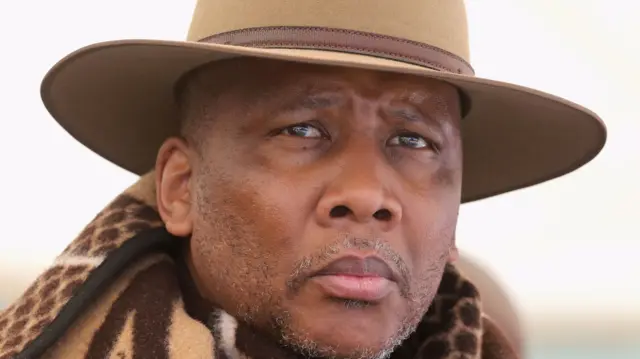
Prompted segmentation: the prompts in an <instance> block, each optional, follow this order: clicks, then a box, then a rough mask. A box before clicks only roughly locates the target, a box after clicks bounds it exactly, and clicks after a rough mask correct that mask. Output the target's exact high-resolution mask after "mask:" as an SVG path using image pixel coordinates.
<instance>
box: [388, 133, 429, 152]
mask: <svg viewBox="0 0 640 359" xmlns="http://www.w3.org/2000/svg"><path fill="white" fill-rule="evenodd" d="M389 145H391V146H404V147H409V148H416V149H422V148H433V147H434V146H433V144H432V143H431V142H430V141H428V140H426V139H425V138H424V137H422V136H419V135H416V134H404V135H398V136H395V137H392V138H391V139H390V140H389Z"/></svg>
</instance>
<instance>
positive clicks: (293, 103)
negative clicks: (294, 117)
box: [279, 85, 346, 112]
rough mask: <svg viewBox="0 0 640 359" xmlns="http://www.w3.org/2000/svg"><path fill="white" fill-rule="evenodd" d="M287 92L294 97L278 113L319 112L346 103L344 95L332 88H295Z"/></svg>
mask: <svg viewBox="0 0 640 359" xmlns="http://www.w3.org/2000/svg"><path fill="white" fill-rule="evenodd" d="M289 91H290V93H292V94H294V95H293V96H292V98H291V99H290V100H288V101H286V102H285V104H284V106H282V108H280V109H279V110H280V111H285V112H295V111H300V110H321V109H326V108H331V107H336V106H340V105H342V104H344V102H345V101H346V99H345V96H344V93H343V92H342V91H341V90H340V89H339V88H337V87H333V86H330V87H325V86H323V87H318V86H314V85H308V86H295V87H293V88H292V89H291V90H289ZM289 91H288V92H289Z"/></svg>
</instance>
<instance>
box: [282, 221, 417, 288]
mask: <svg viewBox="0 0 640 359" xmlns="http://www.w3.org/2000/svg"><path fill="white" fill-rule="evenodd" d="M349 249H358V250H370V251H373V254H375V255H377V256H379V257H380V258H382V259H383V260H384V261H385V262H386V263H387V264H388V265H389V266H390V267H391V269H392V270H393V271H394V272H395V273H397V275H398V283H397V285H398V287H399V289H400V294H401V295H402V296H403V297H405V298H408V296H409V283H410V279H411V278H410V272H409V269H408V267H407V264H406V262H405V261H404V260H403V259H402V256H400V255H399V254H398V253H397V252H396V251H395V250H393V248H392V247H391V245H389V243H388V242H386V241H384V240H383V239H382V238H364V237H358V236H354V235H352V234H349V233H347V234H344V235H342V236H340V237H338V238H337V239H336V240H335V241H333V242H331V243H329V244H327V245H325V246H324V247H322V248H321V249H320V250H318V251H317V252H315V253H314V254H311V255H309V256H305V257H304V258H302V259H300V260H299V261H297V262H296V264H295V266H294V270H293V272H292V274H291V276H290V278H289V280H287V289H288V291H289V293H290V294H291V295H295V294H296V293H297V292H298V291H299V290H300V288H301V287H302V286H303V285H304V283H305V282H306V281H307V280H309V279H310V278H311V276H312V275H313V274H314V273H317V272H318V271H319V270H321V269H322V268H323V267H325V266H326V265H328V264H329V263H331V262H333V261H334V260H336V259H337V258H338V257H340V256H341V252H343V251H344V250H349Z"/></svg>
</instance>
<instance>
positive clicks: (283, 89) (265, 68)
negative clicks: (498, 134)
mask: <svg viewBox="0 0 640 359" xmlns="http://www.w3.org/2000/svg"><path fill="white" fill-rule="evenodd" d="M189 82H190V83H196V84H197V90H198V91H206V92H211V93H213V94H219V93H220V92H226V93H229V92H240V93H241V94H242V95H243V97H244V98H245V99H251V100H252V101H269V100H270V99H273V98H274V97H282V96H283V95H284V94H290V96H294V97H297V96H301V95H313V94H319V93H325V94H326V93H331V92H341V91H345V90H354V89H355V90H360V91H361V92H365V94H371V95H375V93H376V92H378V93H379V92H381V91H393V92H395V93H396V95H398V96H402V97H403V98H404V99H405V100H407V101H410V102H412V103H415V104H420V103H422V102H424V101H426V100H428V99H430V98H433V97H442V96H450V95H451V94H453V93H455V92H456V90H455V89H454V88H453V86H451V85H449V84H447V83H444V82H442V81H438V80H434V79H428V78H423V77H418V76H412V75H406V74H398V73H386V72H380V71H373V70H365V69H355V68H346V67H336V66H325V65H314V64H303V63H294V62H285V61H276V60H264V59H248V58H241V59H230V60H224V61H218V62H215V63H211V64H207V65H205V66H203V67H202V68H200V69H198V70H197V71H196V72H194V73H193V76H191V79H190V80H189ZM194 90H196V89H194Z"/></svg>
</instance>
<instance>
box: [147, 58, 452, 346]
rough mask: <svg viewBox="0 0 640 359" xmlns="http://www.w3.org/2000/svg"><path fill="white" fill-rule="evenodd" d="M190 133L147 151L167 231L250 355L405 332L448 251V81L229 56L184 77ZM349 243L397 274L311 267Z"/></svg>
mask: <svg viewBox="0 0 640 359" xmlns="http://www.w3.org/2000/svg"><path fill="white" fill-rule="evenodd" d="M181 101H182V104H183V122H184V124H185V125H184V126H183V127H184V131H183V132H184V136H182V137H176V138H171V139H168V140H167V141H166V142H165V143H164V145H163V146H162V148H161V149H160V151H159V154H158V160H157V164H156V173H157V188H158V191H157V192H158V195H157V196H158V206H159V211H160V214H161V216H162V218H163V220H164V222H165V224H166V227H167V229H168V231H169V232H171V233H172V234H174V235H177V236H180V237H187V238H190V241H189V245H188V246H187V247H186V248H187V249H186V250H185V259H186V262H187V263H188V267H189V271H190V273H191V276H192V278H193V280H194V282H195V284H196V287H197V290H198V292H199V293H200V295H201V296H202V298H204V300H205V301H206V302H207V303H210V305H211V306H216V307H220V308H222V309H224V310H225V311H226V312H228V313H229V314H231V315H232V316H234V317H235V318H237V320H238V321H239V327H240V328H245V329H246V330H249V331H251V332H252V333H253V335H254V337H253V339H252V343H237V344H238V345H239V346H241V347H244V348H245V350H247V351H250V352H251V351H252V350H251V347H253V348H256V347H257V346H258V343H259V345H260V350H254V351H255V352H254V353H250V354H252V355H253V356H254V357H258V358H259V357H295V356H296V355H300V354H305V355H307V356H309V357H325V358H362V357H367V358H375V357H380V356H383V355H386V354H389V353H390V351H391V350H392V349H393V348H394V347H395V346H397V345H398V344H399V343H400V342H401V341H402V339H404V338H405V337H406V336H407V335H408V334H410V333H411V332H412V331H413V330H414V329H415V326H416V325H417V323H418V322H419V321H420V319H421V317H422V316H423V315H424V313H425V312H426V311H427V309H428V307H429V305H430V303H431V301H432V300H433V297H434V296H435V294H436V291H437V288H438V285H439V283H440V280H441V277H442V273H443V270H444V266H445V264H446V262H447V261H448V260H453V259H455V256H456V255H457V252H456V248H455V244H454V242H455V240H454V238H455V226H456V222H457V217H458V209H459V205H460V194H461V185H462V182H461V181H462V168H461V166H462V146H461V139H460V110H459V98H458V94H457V92H456V90H455V89H454V88H453V87H452V86H451V85H448V84H446V83H443V82H439V81H435V80H429V79H424V78H417V77H412V76H407V75H400V74H384V73H378V72H371V71H365V70H355V69H347V68H333V67H323V66H315V65H303V64H293V63H285V62H276V61H267V60H256V59H253V60H251V59H240V60H238V59H235V60H228V61H224V62H219V63H216V64H214V65H207V66H206V67H204V68H202V69H200V70H198V71H197V72H196V73H195V74H193V75H190V77H189V80H188V81H187V82H186V87H185V89H184V91H183V92H182V97H181ZM347 254H354V255H358V256H366V255H375V256H377V257H379V258H381V259H382V260H383V261H384V262H386V264H387V265H388V266H389V267H390V268H391V269H392V270H393V272H394V273H395V274H396V275H397V277H396V280H395V281H394V282H393V283H392V290H391V292H390V293H389V295H387V296H385V297H384V298H382V299H380V300H376V301H357V300H356V301H354V300H344V299H341V298H332V297H330V296H327V295H326V293H325V292H323V291H322V289H321V288H320V287H319V285H317V284H316V282H314V280H312V279H313V278H311V277H310V275H311V274H312V273H314V271H317V270H319V269H321V268H323V267H324V266H325V265H327V264H328V263H329V262H331V261H333V260H334V259H337V258H340V257H342V256H345V255H347Z"/></svg>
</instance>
